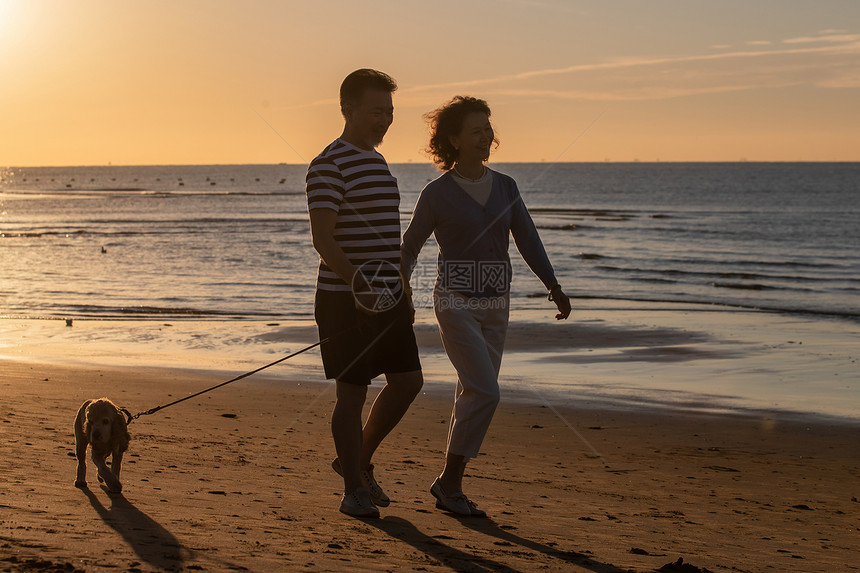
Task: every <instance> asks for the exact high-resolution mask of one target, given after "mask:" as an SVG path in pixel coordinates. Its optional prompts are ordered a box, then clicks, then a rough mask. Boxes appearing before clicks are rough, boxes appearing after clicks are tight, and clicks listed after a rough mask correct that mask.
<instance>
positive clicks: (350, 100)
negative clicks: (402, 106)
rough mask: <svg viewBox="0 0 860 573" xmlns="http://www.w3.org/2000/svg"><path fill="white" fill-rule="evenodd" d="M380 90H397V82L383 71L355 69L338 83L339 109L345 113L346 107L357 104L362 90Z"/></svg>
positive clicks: (362, 93)
mask: <svg viewBox="0 0 860 573" xmlns="http://www.w3.org/2000/svg"><path fill="white" fill-rule="evenodd" d="M368 90H380V91H384V92H388V93H393V92H395V91H397V82H395V81H394V78H392V77H391V76H389V75H388V74H386V73H384V72H380V71H378V70H371V69H370V68H362V69H360V70H355V71H354V72H352V73H351V74H349V75H348V76H346V78H345V79H344V80H343V83H342V84H340V111H341V113H343V114H344V115H346V107H347V106H349V105H358V104H359V103H361V98H362V96H363V95H364V92H366V91H368Z"/></svg>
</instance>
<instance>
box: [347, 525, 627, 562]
mask: <svg viewBox="0 0 860 573" xmlns="http://www.w3.org/2000/svg"><path fill="white" fill-rule="evenodd" d="M452 519H457V518H452ZM362 521H363V522H364V523H366V524H367V525H372V526H374V527H377V528H379V529H381V530H382V531H384V532H385V533H387V534H388V535H390V536H391V537H394V538H395V539H399V540H400V541H403V542H405V543H408V544H409V545H411V546H412V547H414V548H415V549H417V550H418V551H420V552H422V553H424V554H425V555H426V556H427V557H429V558H431V559H434V560H436V561H439V562H440V563H442V564H444V565H446V566H447V567H450V568H451V569H453V570H455V571H470V572H475V573H481V572H484V571H486V572H491V571H492V572H496V571H504V572H507V573H515V572H517V571H518V570H517V569H514V568H512V567H510V566H508V565H505V564H504V563H500V562H498V561H496V560H494V559H491V558H488V557H481V556H479V555H476V554H474V553H468V552H466V551H462V550H460V549H457V548H455V547H451V546H449V545H446V544H445V543H443V542H442V541H440V540H439V539H438V538H435V537H430V536H429V535H427V534H426V533H423V532H422V531H419V530H418V528H417V527H415V525H413V524H412V522H410V521H408V520H406V519H403V518H400V517H392V516H387V517H385V518H383V519H367V520H362ZM458 521H460V523H462V524H463V525H465V526H466V527H468V528H469V529H472V530H473V531H475V532H477V533H481V534H484V535H487V536H490V537H496V538H498V539H499V540H501V544H506V545H508V544H509V545H510V546H513V545H518V546H520V547H523V548H525V549H528V550H530V551H534V552H539V553H543V554H545V555H547V556H548V557H551V558H553V559H557V560H559V561H562V562H565V563H570V564H573V565H577V566H578V567H581V568H583V569H586V570H589V571H594V572H595V573H627V571H626V570H624V569H619V568H618V567H615V566H614V565H610V564H607V563H599V562H597V561H595V560H594V559H592V558H590V557H588V556H587V555H584V554H582V553H577V552H575V551H562V550H560V549H556V548H554V547H551V546H549V545H544V544H542V543H538V542H536V541H532V540H530V539H525V538H523V537H520V536H518V535H515V534H513V533H510V532H509V531H506V530H504V529H501V528H500V527H499V526H498V525H497V524H496V523H495V522H494V521H492V520H491V519H474V518H463V519H458Z"/></svg>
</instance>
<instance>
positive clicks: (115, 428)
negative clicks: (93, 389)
mask: <svg viewBox="0 0 860 573" xmlns="http://www.w3.org/2000/svg"><path fill="white" fill-rule="evenodd" d="M123 412H124V411H123V410H120V409H119V408H117V407H116V405H115V404H114V403H113V402H111V401H110V400H108V399H107V398H100V399H98V400H87V401H86V402H84V403H83V405H81V409H80V410H78V415H77V417H76V418H75V457H76V458H77V459H78V477H77V479H76V480H75V487H79V488H86V487H87V462H86V455H87V446H90V450H91V452H90V453H91V454H92V459H93V463H94V464H95V465H96V467H97V468H98V477H99V481H101V480H104V482H105V483H106V484H107V488H108V491H111V492H120V491H122V484H121V483H120V481H119V472H120V469H121V468H122V455H123V454H124V453H125V451H126V450H127V449H128V441H129V439H130V438H129V435H128V429H127V426H128V423H129V422H130V421H131V416H128V419H126V417H125V416H124V415H123ZM126 415H127V412H126ZM108 456H111V457H112V458H111V465H110V467H108V465H107V463H105V460H106V459H107V457H108Z"/></svg>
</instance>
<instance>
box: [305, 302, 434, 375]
mask: <svg viewBox="0 0 860 573" xmlns="http://www.w3.org/2000/svg"><path fill="white" fill-rule="evenodd" d="M314 318H315V319H316V322H317V327H318V328H319V333H320V340H323V339H325V338H331V340H329V341H328V342H324V343H323V344H322V345H321V346H320V353H321V354H322V361H323V367H324V368H325V377H326V378H329V379H331V378H334V379H335V380H338V381H340V382H347V383H349V384H359V385H365V386H366V385H369V384H370V381H371V380H372V379H373V378H376V377H377V376H379V375H380V374H394V373H398V372H414V371H416V370H421V362H420V360H419V359H418V345H417V344H416V342H415V332H414V331H413V330H412V315H411V311H410V310H409V305H408V304H407V302H406V299H405V298H404V297H401V300H400V301H398V303H397V304H396V305H395V306H394V307H393V308H391V309H390V310H386V311H383V312H380V313H379V314H376V315H372V316H371V315H366V314H364V313H362V312H360V311H359V310H358V309H356V308H355V301H354V300H353V297H352V293H349V292H330V291H324V290H317V293H316V299H315V300H314Z"/></svg>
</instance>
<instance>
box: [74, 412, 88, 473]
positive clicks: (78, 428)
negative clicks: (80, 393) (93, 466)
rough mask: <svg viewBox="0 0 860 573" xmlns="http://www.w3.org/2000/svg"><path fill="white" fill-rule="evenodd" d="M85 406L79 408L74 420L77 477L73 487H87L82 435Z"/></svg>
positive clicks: (85, 458)
mask: <svg viewBox="0 0 860 573" xmlns="http://www.w3.org/2000/svg"><path fill="white" fill-rule="evenodd" d="M85 409H86V404H84V405H83V406H81V409H80V411H79V412H78V416H77V418H75V458H76V459H77V460H78V475H77V478H75V487H79V488H85V487H87V436H86V435H85V434H84V410H85Z"/></svg>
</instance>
